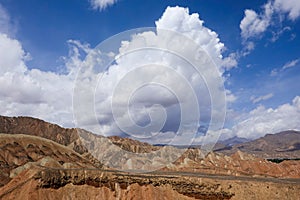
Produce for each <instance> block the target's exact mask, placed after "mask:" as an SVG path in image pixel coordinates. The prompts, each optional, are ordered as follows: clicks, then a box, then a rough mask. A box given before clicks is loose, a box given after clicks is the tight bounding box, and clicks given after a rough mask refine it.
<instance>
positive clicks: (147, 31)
mask: <svg viewBox="0 0 300 200" xmlns="http://www.w3.org/2000/svg"><path fill="white" fill-rule="evenodd" d="M145 27H146V28H145ZM130 30H131V31H130ZM126 31H127V32H126ZM299 47H300V1H298V0H266V1H262V0H260V1H258V0H253V1H233V0H224V1H218V0H210V1H207V0H186V1H182V0H181V1H169V0H145V1H138V0H72V1H71V0H64V1H58V0H52V1H38V0H30V1H18V0H0V115H5V116H20V115H25V116H32V117H37V118H40V119H43V120H46V121H49V122H53V123H57V124H59V125H61V126H64V127H74V126H76V127H81V128H85V129H88V130H91V131H93V132H95V133H97V134H102V135H106V136H109V135H120V136H125V137H131V138H134V139H140V140H143V141H146V142H150V143H170V142H171V143H174V144H185V143H191V140H193V142H194V143H201V142H203V141H204V140H208V138H207V136H208V135H210V136H213V138H215V139H218V138H220V139H228V138H231V137H234V136H238V137H244V138H248V139H256V138H259V137H262V136H264V135H265V134H268V133H270V134H273V133H277V132H280V131H284V130H290V129H293V130H300V83H299V80H300V50H299ZM151 48H154V49H151ZM176 53H177V54H176ZM120 55H121V56H120ZM178 55H179V56H178ZM109 61H111V63H110V64H109V65H110V66H108V67H107V66H105V67H104V64H103V63H106V64H108V62H109ZM149 83H151V84H149ZM128 102H129V103H128ZM128 110H130V111H128ZM127 111H128V112H127ZM215 139H214V140H215Z"/></svg>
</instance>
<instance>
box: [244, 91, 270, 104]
mask: <svg viewBox="0 0 300 200" xmlns="http://www.w3.org/2000/svg"><path fill="white" fill-rule="evenodd" d="M273 96H274V94H273V93H269V94H266V95H263V96H259V97H255V96H252V97H251V98H250V100H251V101H252V103H258V102H261V101H265V100H268V99H270V98H272V97H273Z"/></svg>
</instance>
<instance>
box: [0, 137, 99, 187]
mask: <svg viewBox="0 0 300 200" xmlns="http://www.w3.org/2000/svg"><path fill="white" fill-rule="evenodd" d="M38 165H41V166H47V167H54V168H100V167H101V165H100V166H99V165H96V164H95V163H94V162H92V161H91V160H89V159H87V158H85V157H83V156H82V155H80V154H78V153H76V152H75V151H73V150H72V149H70V148H67V147H66V146H63V145H60V144H58V143H56V142H53V141H51V140H48V139H44V138H41V137H37V136H30V135H22V134H20V135H19V134H16V135H11V134H0V172H1V173H0V186H3V185H5V184H6V183H8V182H9V181H10V180H11V179H12V178H14V177H15V176H16V175H18V174H19V173H21V172H22V171H23V170H26V169H29V168H32V167H33V166H38Z"/></svg>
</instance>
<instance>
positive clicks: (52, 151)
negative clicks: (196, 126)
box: [0, 116, 300, 200]
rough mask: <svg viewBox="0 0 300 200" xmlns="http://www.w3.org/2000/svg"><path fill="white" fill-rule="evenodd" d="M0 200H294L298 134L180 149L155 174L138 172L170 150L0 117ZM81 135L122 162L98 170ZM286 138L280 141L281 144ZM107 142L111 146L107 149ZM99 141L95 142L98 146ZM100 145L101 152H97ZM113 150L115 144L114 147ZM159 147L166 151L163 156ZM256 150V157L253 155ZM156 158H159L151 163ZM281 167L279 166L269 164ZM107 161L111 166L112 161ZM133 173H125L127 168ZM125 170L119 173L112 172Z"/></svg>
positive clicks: (298, 179) (299, 178) (298, 188)
mask: <svg viewBox="0 0 300 200" xmlns="http://www.w3.org/2000/svg"><path fill="white" fill-rule="evenodd" d="M0 133H1V134H0V172H1V173H0V199H22V200H23V199H299V196H300V171H299V169H300V161H298V160H296V158H299V157H300V156H299V157H298V156H297V155H300V154H299V141H300V139H299V137H300V133H299V132H296V131H287V132H283V133H278V134H274V135H266V136H265V137H263V138H260V139H258V140H254V141H250V142H244V143H241V144H234V145H232V146H225V145H224V146H223V147H221V146H220V148H219V149H217V150H216V151H215V152H210V153H208V154H207V155H205V154H203V153H202V152H201V150H200V149H197V148H191V149H188V150H186V151H185V152H184V153H183V154H182V155H181V156H180V157H179V158H178V159H177V160H175V161H174V162H173V163H170V164H168V165H166V166H164V167H163V168H160V169H159V170H158V171H149V170H148V168H146V167H143V166H147V165H148V164H149V162H150V161H149V160H147V157H146V158H145V157H141V158H140V157H135V158H132V157H130V156H129V155H130V153H139V154H143V153H152V152H154V153H153V156H154V157H153V158H151V159H152V160H155V163H153V165H157V166H161V165H162V164H164V160H162V159H159V155H157V154H155V152H163V153H165V154H167V155H168V156H169V157H174V155H175V154H176V152H178V150H177V148H176V147H162V146H153V145H150V144H147V143H142V142H139V141H135V140H132V139H126V138H120V137H110V138H105V137H103V136H96V135H94V134H92V133H89V132H87V131H84V130H77V129H65V128H62V127H59V126H57V125H54V124H50V123H47V122H44V121H42V120H39V119H34V118H30V117H4V116H0ZM79 134H86V135H87V136H86V137H87V138H88V137H90V138H93V142H94V143H93V145H94V146H98V147H97V148H94V149H95V150H96V151H99V152H101V156H102V157H104V158H107V157H118V156H120V155H118V154H116V151H115V150H116V148H122V149H123V150H124V152H125V153H123V154H122V155H121V156H122V158H123V159H122V160H120V161H119V162H118V164H116V165H113V164H112V163H110V162H107V163H103V162H102V160H101V159H99V158H97V155H99V154H98V153H97V154H93V153H91V152H90V147H89V146H86V145H84V144H85V141H82V140H81V139H80V137H79ZM282 138H284V139H282ZM107 141H109V142H107ZM98 142H99V143H98ZM100 144H101V145H100ZM113 144H115V145H113ZM163 148H164V149H163ZM258 149H259V150H258ZM155 156H157V158H156V157H155ZM270 158H272V159H276V158H284V159H295V160H284V161H282V162H279V163H275V162H270V161H268V160H267V159H270ZM111 162H112V161H111ZM136 163H138V165H136V166H141V167H140V168H139V172H138V173H137V172H126V169H130V166H129V165H132V164H136ZM119 165H121V166H122V167H124V168H122V169H125V171H119V170H116V169H120V168H119Z"/></svg>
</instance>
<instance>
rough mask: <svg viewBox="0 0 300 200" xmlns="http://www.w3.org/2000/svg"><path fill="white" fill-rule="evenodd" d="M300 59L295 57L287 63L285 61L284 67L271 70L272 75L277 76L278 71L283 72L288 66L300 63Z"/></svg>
mask: <svg viewBox="0 0 300 200" xmlns="http://www.w3.org/2000/svg"><path fill="white" fill-rule="evenodd" d="M299 61H300V59H295V60H292V61H289V62H287V63H285V64H284V65H283V66H282V67H279V68H275V69H273V70H272V71H271V74H270V75H271V76H276V75H277V74H278V73H280V72H283V71H284V70H286V69H288V68H292V67H295V66H297V64H298V63H299Z"/></svg>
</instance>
